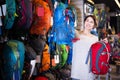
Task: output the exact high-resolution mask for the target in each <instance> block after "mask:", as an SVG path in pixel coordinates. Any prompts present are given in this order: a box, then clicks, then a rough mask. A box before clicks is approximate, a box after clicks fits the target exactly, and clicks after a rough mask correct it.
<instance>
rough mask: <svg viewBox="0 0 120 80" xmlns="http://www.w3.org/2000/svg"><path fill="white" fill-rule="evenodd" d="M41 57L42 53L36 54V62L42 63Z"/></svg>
mask: <svg viewBox="0 0 120 80" xmlns="http://www.w3.org/2000/svg"><path fill="white" fill-rule="evenodd" d="M40 58H41V56H40V55H37V56H36V63H41V59H40Z"/></svg>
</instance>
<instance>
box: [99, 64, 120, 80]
mask: <svg viewBox="0 0 120 80" xmlns="http://www.w3.org/2000/svg"><path fill="white" fill-rule="evenodd" d="M110 66H111V69H112V70H111V72H110V77H111V79H108V80H120V73H117V72H116V66H115V65H113V64H112V65H110ZM101 80H106V78H105V75H103V76H101Z"/></svg>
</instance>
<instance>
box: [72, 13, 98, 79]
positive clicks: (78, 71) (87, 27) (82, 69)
mask: <svg viewBox="0 0 120 80" xmlns="http://www.w3.org/2000/svg"><path fill="white" fill-rule="evenodd" d="M96 26H97V23H96V19H95V17H94V16H93V15H88V16H86V17H85V19H84V30H83V31H81V32H80V33H79V36H78V34H77V36H78V37H79V38H80V40H78V41H76V42H74V44H73V58H72V67H71V78H72V80H94V75H93V74H92V73H90V72H89V64H85V61H86V58H87V55H88V51H89V48H90V46H91V45H92V44H93V43H95V42H97V41H98V37H97V36H95V35H93V34H91V29H93V28H95V27H96Z"/></svg>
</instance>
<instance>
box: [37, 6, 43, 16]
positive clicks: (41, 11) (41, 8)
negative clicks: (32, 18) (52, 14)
mask: <svg viewBox="0 0 120 80" xmlns="http://www.w3.org/2000/svg"><path fill="white" fill-rule="evenodd" d="M36 12H37V16H44V8H43V7H41V6H39V7H37V8H36Z"/></svg>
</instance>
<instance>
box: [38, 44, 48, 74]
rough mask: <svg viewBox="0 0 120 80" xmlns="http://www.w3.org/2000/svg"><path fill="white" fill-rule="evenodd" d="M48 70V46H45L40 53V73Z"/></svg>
mask: <svg viewBox="0 0 120 80" xmlns="http://www.w3.org/2000/svg"><path fill="white" fill-rule="evenodd" d="M49 68H50V53H49V46H48V45H47V44H46V45H45V48H44V50H43V53H42V59H41V68H40V72H42V71H47V70H48V69H49Z"/></svg>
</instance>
